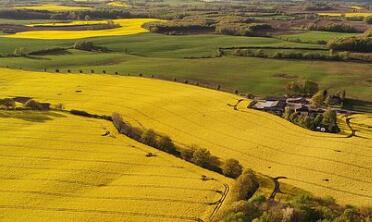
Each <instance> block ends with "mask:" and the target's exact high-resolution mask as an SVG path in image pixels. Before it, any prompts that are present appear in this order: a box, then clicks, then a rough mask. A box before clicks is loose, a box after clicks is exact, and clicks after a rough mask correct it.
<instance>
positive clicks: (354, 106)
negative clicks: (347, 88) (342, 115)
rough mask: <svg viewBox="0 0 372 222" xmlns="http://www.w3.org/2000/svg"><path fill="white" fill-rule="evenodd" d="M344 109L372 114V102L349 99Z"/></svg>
mask: <svg viewBox="0 0 372 222" xmlns="http://www.w3.org/2000/svg"><path fill="white" fill-rule="evenodd" d="M344 108H345V109H350V110H354V111H358V112H367V113H372V102H370V101H365V100H359V99H349V98H347V99H346V101H345V104H344Z"/></svg>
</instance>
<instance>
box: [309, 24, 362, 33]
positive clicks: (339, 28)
mask: <svg viewBox="0 0 372 222" xmlns="http://www.w3.org/2000/svg"><path fill="white" fill-rule="evenodd" d="M308 29H309V30H313V31H326V32H346V33H357V32H360V31H359V30H358V29H357V28H355V27H353V26H351V25H348V24H331V25H326V26H319V25H316V24H312V25H310V26H309V27H308Z"/></svg>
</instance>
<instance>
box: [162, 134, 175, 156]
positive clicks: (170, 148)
mask: <svg viewBox="0 0 372 222" xmlns="http://www.w3.org/2000/svg"><path fill="white" fill-rule="evenodd" d="M158 147H159V149H160V150H163V151H165V152H168V153H175V152H176V146H175V145H174V143H173V141H172V139H171V138H170V137H169V136H162V137H160V139H159V142H158Z"/></svg>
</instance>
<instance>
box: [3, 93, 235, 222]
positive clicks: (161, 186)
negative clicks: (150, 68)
mask: <svg viewBox="0 0 372 222" xmlns="http://www.w3.org/2000/svg"><path fill="white" fill-rule="evenodd" d="M24 93H26V92H24ZM0 130H1V135H0V159H1V164H0V181H1V184H0V193H1V195H0V196H1V197H0V211H1V218H2V221H12V222H16V221H97V222H98V221H113V222H114V221H197V220H198V218H200V219H203V220H206V219H208V218H209V217H210V216H211V215H212V212H213V210H214V209H215V208H216V207H217V204H218V200H219V199H221V197H222V196H223V195H222V194H223V192H225V189H226V188H225V187H224V183H227V184H229V183H230V182H229V180H228V179H226V178H223V177H220V176H219V175H217V174H214V173H211V172H208V171H207V170H203V169H201V168H197V167H194V166H193V165H191V164H188V163H186V162H184V161H182V160H179V159H176V158H174V157H171V156H169V155H167V154H164V153H162V152H159V151H157V150H155V149H152V148H149V147H147V146H144V145H143V144H140V143H137V142H135V141H133V140H130V139H128V138H126V137H123V136H122V135H118V134H117V133H116V129H115V128H113V126H112V124H111V123H110V122H105V121H102V120H95V119H84V118H83V117H76V116H71V115H68V114H64V113H63V114H61V113H56V112H34V111H24V112H22V111H0ZM106 132H110V134H109V135H107V136H102V135H105V134H106ZM148 152H152V153H154V154H155V155H156V156H153V157H146V154H147V153H148ZM202 175H206V176H208V177H210V178H215V179H216V180H202Z"/></svg>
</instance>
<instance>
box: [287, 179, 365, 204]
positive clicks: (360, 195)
mask: <svg viewBox="0 0 372 222" xmlns="http://www.w3.org/2000/svg"><path fill="white" fill-rule="evenodd" d="M286 179H287V180H292V181H297V182H300V183H305V184H309V185H312V186H317V187H321V188H325V189H328V190H332V191H337V192H342V193H347V194H350V195H353V196H359V197H364V198H368V199H372V195H367V194H359V193H355V192H351V191H348V190H341V189H337V188H333V187H330V186H325V185H321V184H317V183H313V182H308V181H305V180H300V179H295V178H291V177H287V178H286Z"/></svg>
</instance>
